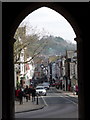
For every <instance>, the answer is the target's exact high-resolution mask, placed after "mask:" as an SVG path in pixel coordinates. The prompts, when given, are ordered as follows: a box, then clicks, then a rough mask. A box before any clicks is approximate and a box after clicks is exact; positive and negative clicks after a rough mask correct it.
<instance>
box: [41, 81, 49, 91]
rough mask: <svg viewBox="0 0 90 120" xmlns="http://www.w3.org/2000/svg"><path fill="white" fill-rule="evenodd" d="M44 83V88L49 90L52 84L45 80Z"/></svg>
mask: <svg viewBox="0 0 90 120" xmlns="http://www.w3.org/2000/svg"><path fill="white" fill-rule="evenodd" d="M42 85H43V86H44V88H45V89H46V90H47V89H48V90H49V88H50V84H49V83H48V82H43V83H42Z"/></svg>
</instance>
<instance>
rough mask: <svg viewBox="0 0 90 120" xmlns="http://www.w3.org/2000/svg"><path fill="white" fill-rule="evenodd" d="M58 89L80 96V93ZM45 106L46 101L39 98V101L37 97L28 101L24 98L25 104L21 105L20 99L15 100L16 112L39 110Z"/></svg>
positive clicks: (73, 95) (64, 92) (68, 94)
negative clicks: (42, 101) (43, 101)
mask: <svg viewBox="0 0 90 120" xmlns="http://www.w3.org/2000/svg"><path fill="white" fill-rule="evenodd" d="M57 91H58V92H60V93H63V94H65V95H67V96H70V97H76V98H78V95H75V94H73V92H70V91H63V90H60V89H57ZM44 106H45V104H44V103H43V104H41V103H40V101H39V99H38V102H37V98H36V99H35V101H34V102H32V101H31V100H29V101H28V102H26V100H25V99H24V98H23V104H21V105H20V103H19V101H15V113H21V112H29V111H34V110H39V109H42V108H44Z"/></svg>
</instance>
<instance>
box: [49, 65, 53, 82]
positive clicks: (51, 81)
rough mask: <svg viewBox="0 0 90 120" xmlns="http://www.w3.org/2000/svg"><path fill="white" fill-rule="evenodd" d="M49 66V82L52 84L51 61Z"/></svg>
mask: <svg viewBox="0 0 90 120" xmlns="http://www.w3.org/2000/svg"><path fill="white" fill-rule="evenodd" d="M49 67H50V84H52V63H49Z"/></svg>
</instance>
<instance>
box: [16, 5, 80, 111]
mask: <svg viewBox="0 0 90 120" xmlns="http://www.w3.org/2000/svg"><path fill="white" fill-rule="evenodd" d="M43 8H44V9H45V8H46V7H43ZM40 9H42V8H40ZM40 9H39V10H40ZM47 9H49V8H47ZM50 10H51V9H50ZM36 11H38V9H37V10H36ZM41 11H42V10H41ZM44 11H45V10H44ZM51 11H52V10H51ZM45 12H46V11H45ZM33 13H34V12H32V13H31V14H33ZM39 13H40V12H39ZM50 14H51V13H50ZM50 14H49V16H50ZM39 15H40V14H39ZM59 15H60V14H59ZM49 16H48V17H49ZM51 16H52V17H53V18H56V17H57V16H55V17H54V14H51ZM43 17H44V16H43ZM30 18H31V16H30ZM33 20H34V19H33ZM35 20H36V19H35ZM44 20H45V18H44ZM49 20H50V19H48V21H49ZM54 20H56V19H54ZM37 21H38V20H37ZM52 21H53V19H52V20H51V21H49V24H48V26H49V25H50V24H51V22H52ZM61 21H63V20H62V19H61ZM65 21H66V20H65ZM30 22H31V20H30ZM28 23H29V21H28V22H27V25H26V26H23V23H21V25H20V27H19V28H21V31H22V32H21V31H20V29H18V31H19V32H21V33H23V34H21V35H20V34H19V33H18V31H16V33H17V34H16V36H15V38H16V39H18V41H16V42H17V44H16V46H15V47H16V48H15V49H17V48H19V47H18V46H20V47H21V48H20V49H21V51H20V54H19V56H18V55H17V53H16V57H17V56H18V57H19V59H17V58H16V60H17V63H15V64H19V66H18V65H16V66H15V69H16V70H18V71H16V72H17V73H18V75H19V77H20V78H17V77H16V79H19V80H17V82H19V84H20V85H22V84H23V85H30V84H28V83H31V82H32V84H33V82H36V84H37V81H38V82H39V83H41V82H43V80H42V79H45V80H46V81H48V82H50V84H51V86H52V83H53V82H54V83H55V82H57V81H58V79H59V82H58V83H60V84H59V85H61V84H62V85H61V86H55V87H56V89H58V87H59V89H60V90H63V88H62V87H63V84H64V86H65V88H64V90H65V91H72V90H73V86H74V84H75V85H77V84H78V81H77V79H78V77H77V55H76V54H77V52H76V51H77V48H76V46H75V49H74V50H72V49H71V48H69V49H67V46H68V44H71V43H67V45H66V47H65V50H66V51H65V53H64V54H63V52H62V53H60V51H59V49H60V48H59V49H58V50H57V51H55V49H56V48H58V47H59V46H60V44H59V42H60V40H61V41H63V42H64V43H63V44H64V45H65V43H66V41H65V40H64V39H63V36H62V37H61V36H59V34H58V33H57V34H56V35H52V32H50V33H49V32H47V31H48V30H47V29H46V30H44V29H42V30H41V32H43V33H42V34H41V33H39V32H38V31H40V30H38V27H37V29H36V31H33V29H32V31H33V32H32V33H31V34H30V35H29V34H27V35H25V34H26V31H27V32H28V31H30V30H29V28H27V26H28V25H29V24H28ZM55 23H56V22H55V21H54V23H52V24H51V25H54V24H55ZM58 23H59V19H58ZM31 24H32V23H31ZM40 24H41V21H40ZM40 24H39V26H40ZM43 24H44V23H43ZM62 24H64V23H62ZM62 24H61V25H62ZM64 25H65V24H64ZM68 25H69V24H68ZM56 26H57V24H55V26H54V27H53V29H55V27H56ZM30 27H31V26H30ZM43 28H45V27H43ZM49 28H50V27H49ZM66 28H67V26H66ZM71 28H72V27H71ZM71 28H68V30H69V29H71ZM62 29H63V27H62ZM64 29H65V28H64ZM51 30H52V28H51ZM56 31H58V28H57V29H56ZM59 32H60V31H59ZM28 33H29V32H28ZM45 33H46V35H45ZM54 33H56V32H54ZM70 33H71V32H70ZM70 33H68V35H67V36H69V34H70ZM19 35H20V36H19ZM23 35H24V36H23ZM70 35H71V34H70ZM18 36H19V38H18ZM67 36H66V38H67ZM74 37H76V36H75V33H74ZM22 39H23V42H22ZM24 39H25V41H24ZM48 39H49V42H51V40H53V39H54V41H52V42H51V43H54V42H55V41H56V43H54V45H55V44H56V46H54V47H55V49H54V48H53V47H52V45H53V44H51V43H48ZM28 40H31V41H29V43H30V42H31V43H30V44H31V46H30V48H32V51H31V50H30V48H28V49H29V51H31V53H30V52H29V53H27V51H26V49H27V46H25V45H28V44H29V43H28ZM32 40H33V41H34V42H33V41H32ZM41 40H44V42H43V44H44V43H45V45H44V46H43V44H42V43H39V44H38V42H41ZM58 41H59V42H58ZM73 41H74V40H73ZM69 42H70V41H69ZM23 43H24V46H23ZM36 43H37V46H35V45H36ZM19 44H20V45H19ZM48 44H50V45H48ZM41 45H42V46H41ZM58 45H59V46H58ZM71 45H72V44H71ZM32 46H35V47H36V48H34V49H33V47H32ZM47 46H49V47H47ZM45 47H47V49H48V51H43V49H44V48H45ZM23 48H25V49H23ZM38 48H40V49H39V50H38ZM47 49H46V50H47ZM36 50H38V51H36ZM42 51H43V52H42ZM24 52H26V53H24ZM32 52H35V53H34V54H33V55H31V54H32ZM40 52H41V54H38V53H40ZM54 52H55V53H54ZM58 52H59V53H58ZM45 53H48V54H49V55H47V54H45ZM24 54H25V55H26V54H27V56H25V55H24ZM36 54H37V56H35V55H36ZM38 55H39V56H38ZM20 56H21V57H22V58H21V57H20ZM34 56H35V57H36V59H38V60H36V59H34ZM32 58H33V59H32ZM20 59H22V60H20ZM45 60H46V61H45ZM68 60H69V61H68ZM18 61H19V62H18ZM27 61H28V62H27ZM35 62H36V63H35ZM27 63H28V64H27ZM34 63H35V64H34ZM63 63H64V64H66V65H65V66H67V68H66V69H67V71H69V72H67V71H65V66H62V64H63ZM41 65H44V68H45V69H42V68H41ZM53 66H54V69H56V72H55V73H53V72H52V71H51V70H52V69H53ZM57 66H58V67H57ZM68 66H69V67H68ZM51 67H52V68H51ZM30 68H32V69H30ZM38 69H39V70H38ZM71 69H73V70H72V71H71ZM27 70H29V74H31V76H28V75H27V79H28V80H29V81H28V82H27V83H26V84H25V82H26V81H25V74H26V73H25V72H26V71H27ZM30 70H31V71H32V73H30V72H31V71H30ZM48 71H49V73H48ZM58 71H60V72H59V73H58ZM21 72H22V73H21ZM41 72H42V74H41ZM47 73H48V74H49V75H48V78H47ZM15 74H16V73H15ZM20 74H21V76H20ZM27 74H28V73H27ZM53 74H54V75H53ZM38 76H39V77H38ZM42 76H43V77H44V78H42ZM75 77H77V79H76V78H75ZM20 79H21V80H22V81H23V83H21V82H20ZM23 79H24V80H23ZM32 79H33V81H32ZM35 79H37V81H35ZM39 79H40V80H39ZM71 79H73V80H72V81H73V82H72V81H71ZM75 79H76V80H75ZM61 81H62V82H61ZM63 81H64V82H63ZM44 82H45V81H44ZM15 84H16V83H15ZM17 84H18V83H17ZM23 87H24V86H23ZM77 113H78V112H77Z"/></svg>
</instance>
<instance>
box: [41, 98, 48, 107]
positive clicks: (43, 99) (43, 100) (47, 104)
mask: <svg viewBox="0 0 90 120" xmlns="http://www.w3.org/2000/svg"><path fill="white" fill-rule="evenodd" d="M41 98H42V99H43V101H44V103H45V105H46V106H48V104H47V103H46V101H45V99H44V98H43V96H41Z"/></svg>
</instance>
